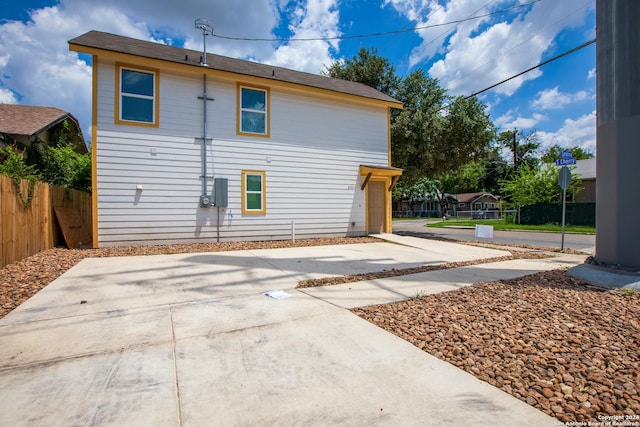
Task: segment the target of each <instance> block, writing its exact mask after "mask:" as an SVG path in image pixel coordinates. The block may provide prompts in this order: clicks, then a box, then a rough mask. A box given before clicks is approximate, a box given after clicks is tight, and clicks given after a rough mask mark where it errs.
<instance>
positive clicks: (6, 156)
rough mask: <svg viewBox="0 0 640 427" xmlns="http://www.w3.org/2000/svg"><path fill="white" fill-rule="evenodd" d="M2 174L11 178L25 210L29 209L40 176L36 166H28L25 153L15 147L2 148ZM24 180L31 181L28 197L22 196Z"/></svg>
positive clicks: (0, 154)
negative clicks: (21, 182) (22, 181)
mask: <svg viewBox="0 0 640 427" xmlns="http://www.w3.org/2000/svg"><path fill="white" fill-rule="evenodd" d="M0 174H2V175H6V176H8V177H10V178H11V180H12V181H13V185H14V187H15V189H16V192H17V193H18V197H19V198H20V201H21V202H22V204H23V205H24V207H25V208H26V207H28V206H29V204H30V203H31V199H32V198H33V191H34V189H35V186H36V182H37V180H38V179H40V175H39V173H38V170H37V168H36V167H35V166H33V165H27V163H26V162H25V158H24V151H19V150H18V149H17V148H16V147H15V146H9V145H8V146H6V147H5V148H0ZM23 179H26V180H28V181H29V189H28V192H27V195H26V196H25V195H24V194H22V190H21V185H20V181H21V180H23Z"/></svg>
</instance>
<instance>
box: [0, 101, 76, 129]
mask: <svg viewBox="0 0 640 427" xmlns="http://www.w3.org/2000/svg"><path fill="white" fill-rule="evenodd" d="M67 117H69V113H67V112H66V111H62V110H60V109H58V108H55V107H35V106H32V105H16V104H0V132H2V133H7V134H10V135H27V136H32V135H35V134H38V133H40V132H42V131H44V130H46V129H47V128H50V127H51V126H53V125H55V124H57V123H60V122H61V121H63V120H64V119H66V118H67Z"/></svg>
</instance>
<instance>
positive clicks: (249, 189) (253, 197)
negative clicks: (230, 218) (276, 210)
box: [242, 171, 267, 214]
mask: <svg viewBox="0 0 640 427" xmlns="http://www.w3.org/2000/svg"><path fill="white" fill-rule="evenodd" d="M265 185H266V173H265V172H264V171H242V213H243V214H265V213H266V212H267V207H266V195H267V192H266V187H265Z"/></svg>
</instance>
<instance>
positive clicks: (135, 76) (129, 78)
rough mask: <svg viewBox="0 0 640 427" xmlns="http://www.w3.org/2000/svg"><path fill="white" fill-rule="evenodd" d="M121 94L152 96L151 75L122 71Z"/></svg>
mask: <svg viewBox="0 0 640 427" xmlns="http://www.w3.org/2000/svg"><path fill="white" fill-rule="evenodd" d="M122 92H124V93H134V94H136V95H145V96H153V74H151V73H143V72H141V71H132V70H122Z"/></svg>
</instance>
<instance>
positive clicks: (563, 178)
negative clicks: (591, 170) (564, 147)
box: [558, 166, 571, 190]
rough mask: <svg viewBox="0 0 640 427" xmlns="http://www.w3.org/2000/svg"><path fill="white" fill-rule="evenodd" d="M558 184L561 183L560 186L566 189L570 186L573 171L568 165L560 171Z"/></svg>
mask: <svg viewBox="0 0 640 427" xmlns="http://www.w3.org/2000/svg"><path fill="white" fill-rule="evenodd" d="M558 184H560V188H562V189H563V190H566V189H567V188H569V184H571V171H570V170H569V168H568V167H566V166H563V167H561V168H560V171H558Z"/></svg>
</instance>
